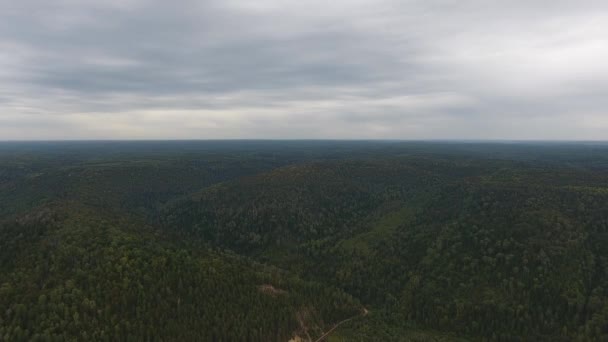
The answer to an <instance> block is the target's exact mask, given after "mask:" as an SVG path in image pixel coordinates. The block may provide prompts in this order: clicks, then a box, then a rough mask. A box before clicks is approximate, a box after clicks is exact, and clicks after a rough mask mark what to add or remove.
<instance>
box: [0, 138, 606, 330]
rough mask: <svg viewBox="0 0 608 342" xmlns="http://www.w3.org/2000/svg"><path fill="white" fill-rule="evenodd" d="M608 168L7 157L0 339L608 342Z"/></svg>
mask: <svg viewBox="0 0 608 342" xmlns="http://www.w3.org/2000/svg"><path fill="white" fill-rule="evenodd" d="M606 161H608V147H607V146H605V145H602V144H564V143H542V144H540V143H539V144H529V143H527V144H521V143H508V144H507V143H500V144H489V143H447V142H444V143H439V142H433V143H422V142H295V141H292V142H270V141H267V142H263V141H258V142H251V141H250V142H247V141H241V142H225V143H221V142H171V143H169V142H168V143H166V144H163V143H160V142H140V143H126V142H124V143H119V142H116V143H110V142H90V143H55V144H48V145H44V144H43V145H41V144H34V143H28V144H21V145H19V144H16V145H15V144H8V145H6V144H5V145H2V144H0V165H1V166H2V167H1V168H0V215H2V220H1V221H2V224H1V225H0V307H2V308H3V310H1V311H0V340H7V341H13V340H17V341H18V340H64V339H67V340H70V339H75V340H216V341H219V340H222V341H275V340H276V341H287V340H288V339H289V338H292V337H294V336H296V335H297V336H299V337H301V338H303V339H304V340H313V341H314V340H315V339H316V338H318V337H320V336H322V335H323V334H324V333H325V332H327V331H329V330H330V329H331V328H332V327H333V326H334V325H335V324H336V323H338V322H340V321H343V320H346V321H345V323H343V324H341V325H339V326H338V327H337V328H336V329H335V330H332V332H331V334H330V335H329V336H330V338H331V339H332V340H335V341H352V340H354V341H379V340H383V341H390V340H394V341H408V340H413V341H425V340H446V341H448V340H472V341H485V340H487V341H520V340H527V341H573V340H580V341H600V340H606V339H608V292H607V291H608V273H607V272H608V247H606V246H608V205H607V203H608V172H607V171H608V164H607V163H606ZM4 308H5V309H4ZM364 313H367V314H364ZM351 318H352V319H351Z"/></svg>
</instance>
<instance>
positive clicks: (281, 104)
mask: <svg viewBox="0 0 608 342" xmlns="http://www.w3.org/2000/svg"><path fill="white" fill-rule="evenodd" d="M607 108H608V1H584V0H576V1H574V0H573V1H560V0H532V1H531V0H526V1H522V0H510V1H491V0H449V1H448V0H444V1H435V0H420V1H408V0H399V1H396V0H373V1H372V0H332V1H326V0H323V1H321V0H307V1H301V0H282V1H280V0H256V1H251V0H242V1H240V0H198V1H194V0H180V1H164V0H104V1H99V0H53V1H48V0H19V1H15V0H0V140H31V139H34V140H46V139H53V140H54V139H244V138H247V139H258V138H264V139H407V140H409V139H510V140H511V139H515V140H520V139H524V140H525V139H539V140H608V111H607Z"/></svg>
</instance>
